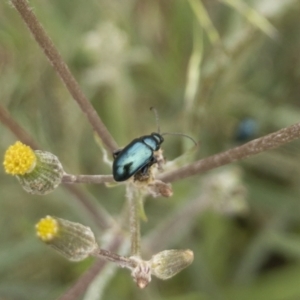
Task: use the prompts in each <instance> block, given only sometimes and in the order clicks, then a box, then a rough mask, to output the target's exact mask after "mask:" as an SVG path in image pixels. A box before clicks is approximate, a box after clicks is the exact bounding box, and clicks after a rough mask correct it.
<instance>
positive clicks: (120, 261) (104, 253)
mask: <svg viewBox="0 0 300 300" xmlns="http://www.w3.org/2000/svg"><path fill="white" fill-rule="evenodd" d="M94 256H96V257H99V258H102V259H104V260H106V261H110V262H113V263H116V264H117V265H118V266H119V267H122V268H124V267H125V268H128V269H130V270H132V269H134V268H135V267H136V262H134V261H133V260H132V259H130V258H129V257H126V256H122V255H119V254H116V253H114V252H111V251H109V250H105V249H99V251H98V252H96V253H95V254H94Z"/></svg>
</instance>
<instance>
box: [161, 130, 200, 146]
mask: <svg viewBox="0 0 300 300" xmlns="http://www.w3.org/2000/svg"><path fill="white" fill-rule="evenodd" d="M167 134H168V135H181V136H185V137H186V138H188V139H190V140H191V141H193V143H194V144H195V146H197V145H198V144H197V142H196V141H195V140H194V139H193V138H192V137H190V136H188V135H186V134H184V133H180V132H164V133H162V134H161V135H167Z"/></svg>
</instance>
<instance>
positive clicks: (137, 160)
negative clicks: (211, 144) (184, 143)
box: [113, 107, 197, 181]
mask: <svg viewBox="0 0 300 300" xmlns="http://www.w3.org/2000/svg"><path fill="white" fill-rule="evenodd" d="M150 109H151V110H153V111H154V113H155V117H156V122H157V125H158V115H157V111H156V110H155V109H154V108H153V107H151V108H150ZM157 131H158V132H153V133H151V134H150V135H144V136H141V137H139V138H137V139H134V140H133V141H132V142H131V143H130V144H128V145H127V146H126V147H125V148H123V149H121V150H117V151H115V152H114V153H113V157H114V162H113V177H114V180H115V181H125V180H127V179H128V178H130V177H131V176H133V175H135V174H137V173H138V172H140V173H141V174H142V175H145V174H147V171H148V169H149V168H150V167H151V166H152V165H153V164H155V163H156V158H155V156H154V152H155V151H157V150H159V148H160V145H161V144H162V143H163V141H164V138H163V137H162V136H163V135H165V134H175V135H182V136H185V137H188V138H190V139H191V140H192V141H193V142H194V143H195V144H197V143H196V142H195V141H194V140H193V139H192V138H191V137H189V136H187V135H185V134H181V133H167V132H166V133H163V134H160V128H159V125H158V130H157Z"/></svg>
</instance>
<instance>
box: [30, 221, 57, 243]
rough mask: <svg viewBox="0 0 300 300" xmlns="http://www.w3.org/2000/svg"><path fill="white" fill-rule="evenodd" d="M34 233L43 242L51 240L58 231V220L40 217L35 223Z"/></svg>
mask: <svg viewBox="0 0 300 300" xmlns="http://www.w3.org/2000/svg"><path fill="white" fill-rule="evenodd" d="M35 228H36V234H37V236H38V237H39V238H40V239H41V240H42V241H44V242H48V241H51V240H52V239H53V238H54V237H55V236H56V235H57V232H58V222H57V220H55V219H54V218H52V217H50V216H47V217H46V218H43V219H41V220H40V221H39V222H38V223H37V224H36V225H35Z"/></svg>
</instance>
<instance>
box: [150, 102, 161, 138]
mask: <svg viewBox="0 0 300 300" xmlns="http://www.w3.org/2000/svg"><path fill="white" fill-rule="evenodd" d="M150 110H152V111H153V112H154V115H155V120H156V125H157V133H159V134H160V126H159V118H158V113H157V110H156V108H155V107H153V106H152V107H150Z"/></svg>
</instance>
